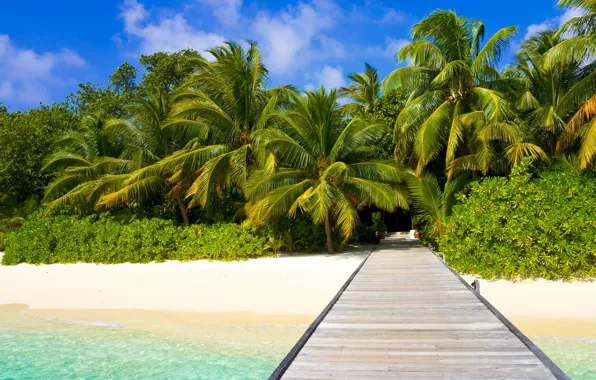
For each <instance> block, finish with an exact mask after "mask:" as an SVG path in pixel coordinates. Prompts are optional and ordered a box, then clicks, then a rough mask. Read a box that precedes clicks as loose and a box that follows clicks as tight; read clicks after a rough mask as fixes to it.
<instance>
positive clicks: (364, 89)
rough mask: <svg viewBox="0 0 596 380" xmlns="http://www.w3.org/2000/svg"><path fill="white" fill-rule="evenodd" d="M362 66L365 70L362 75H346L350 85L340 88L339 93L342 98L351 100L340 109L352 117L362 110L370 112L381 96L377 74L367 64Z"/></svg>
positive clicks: (375, 70)
mask: <svg viewBox="0 0 596 380" xmlns="http://www.w3.org/2000/svg"><path fill="white" fill-rule="evenodd" d="M364 65H365V67H366V69H365V70H364V72H363V73H350V74H348V78H349V79H350V80H351V81H352V83H351V84H350V85H349V86H348V87H342V88H341V89H340V91H339V92H340V94H341V95H342V96H343V97H345V98H347V99H349V100H351V102H350V103H348V104H346V105H344V106H343V107H342V108H341V110H342V112H344V113H347V114H352V115H354V114H357V113H358V112H362V111H363V110H366V111H370V112H372V111H373V110H374V107H375V102H376V101H377V100H378V99H379V96H380V95H381V82H380V81H379V72H378V71H377V69H375V68H374V67H372V66H371V65H369V64H368V63H365V64H364Z"/></svg>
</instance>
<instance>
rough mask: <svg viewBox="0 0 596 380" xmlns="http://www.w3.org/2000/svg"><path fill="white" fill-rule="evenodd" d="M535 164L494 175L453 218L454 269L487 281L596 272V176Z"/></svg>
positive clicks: (449, 248) (448, 236) (447, 249)
mask: <svg viewBox="0 0 596 380" xmlns="http://www.w3.org/2000/svg"><path fill="white" fill-rule="evenodd" d="M532 177H533V176H532V175H531V173H530V172H529V168H528V167H527V166H522V167H521V168H519V169H517V170H514V173H513V174H512V175H511V177H510V178H509V179H507V178H487V179H484V180H483V181H482V182H480V183H475V184H473V185H472V187H471V190H470V192H469V195H467V196H464V195H461V196H460V201H461V203H460V204H458V205H456V206H455V207H454V208H453V214H452V215H451V216H450V217H449V218H448V219H447V228H446V232H445V233H444V234H443V235H441V236H440V237H439V239H438V242H439V247H440V250H441V251H442V252H444V253H445V254H446V255H447V260H448V262H449V264H450V265H451V266H453V267H454V268H455V269H456V270H458V271H459V272H462V273H467V274H477V275H480V276H482V277H484V278H489V279H491V278H507V279H514V278H518V279H521V278H538V277H539V278H546V279H571V278H590V277H595V276H596V178H594V176H593V175H588V174H586V175H582V176H579V175H577V174H576V173H575V172H573V171H566V170H562V169H560V170H556V169H550V170H546V171H543V172H541V173H539V175H538V178H532Z"/></svg>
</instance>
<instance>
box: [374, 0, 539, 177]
mask: <svg viewBox="0 0 596 380" xmlns="http://www.w3.org/2000/svg"><path fill="white" fill-rule="evenodd" d="M516 31H517V27H507V28H503V29H501V30H499V31H498V32H496V33H495V34H494V35H493V36H492V37H491V38H490V39H489V40H488V41H487V42H486V44H484V45H483V46H482V41H483V38H484V24H483V23H482V22H480V21H472V20H470V19H467V18H465V17H462V16H458V15H457V14H456V13H455V12H453V11H443V10H438V11H435V12H433V13H431V14H430V15H429V16H428V17H427V18H425V19H424V20H422V21H420V22H419V23H417V24H416V25H414V27H413V33H412V40H413V42H411V43H410V44H408V45H406V46H405V47H403V48H402V49H401V50H400V51H399V52H398V60H400V61H410V62H412V63H413V65H411V66H406V67H402V68H399V69H397V70H395V71H393V72H392V73H391V74H390V75H389V76H388V77H387V78H386V79H385V81H384V83H383V86H384V90H385V92H387V91H388V90H390V89H392V88H394V87H397V88H403V89H407V90H409V91H410V92H411V95H410V99H409V101H408V103H407V104H406V106H405V108H404V109H403V111H402V112H401V113H400V115H399V117H398V119H397V121H396V141H397V145H396V151H395V156H396V158H397V159H398V160H402V161H405V160H406V159H408V158H410V161H411V165H412V166H414V167H416V172H417V174H418V175H421V174H422V171H423V169H424V168H425V167H426V166H427V165H428V164H429V163H430V162H431V161H433V160H434V159H435V158H436V157H437V156H438V155H439V154H441V153H444V154H445V164H446V167H447V168H448V174H449V175H451V174H452V173H453V170H454V169H455V168H462V169H471V170H481V171H483V172H487V171H488V170H489V168H490V165H491V162H492V161H493V159H494V157H495V155H496V152H495V149H496V147H498V144H495V142H497V141H502V142H504V144H505V145H506V146H507V147H508V148H507V151H506V153H507V156H508V158H509V160H510V161H511V162H512V163H514V164H515V163H516V162H517V161H516V160H517V158H518V157H517V155H519V154H522V155H525V154H530V155H533V156H543V152H542V151H541V149H540V148H539V147H537V146H535V145H533V144H529V143H527V142H523V141H521V140H520V128H519V125H518V122H519V121H518V120H516V116H515V113H514V112H513V111H512V110H511V109H509V107H508V104H507V102H506V101H505V99H504V97H503V95H502V94H501V93H500V92H498V91H497V90H495V89H493V88H492V87H493V84H494V83H495V82H496V81H498V80H499V79H500V77H499V73H498V72H497V70H496V69H495V67H494V65H495V64H496V63H497V62H498V61H499V59H500V56H501V53H502V52H503V51H504V50H505V48H506V47H507V44H508V42H509V41H510V39H511V38H512V37H513V36H514V35H515V33H516ZM514 144H518V145H514Z"/></svg>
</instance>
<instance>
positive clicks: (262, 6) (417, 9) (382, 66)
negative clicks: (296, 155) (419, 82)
mask: <svg viewBox="0 0 596 380" xmlns="http://www.w3.org/2000/svg"><path fill="white" fill-rule="evenodd" d="M2 8H3V9H2V13H1V15H0V103H3V104H4V105H5V106H7V107H8V108H9V110H11V111H16V110H24V109H29V108H34V107H37V106H39V104H40V103H43V104H48V103H51V102H54V101H62V100H64V98H65V97H66V95H67V94H68V93H70V92H73V91H76V89H77V84H78V83H85V82H92V83H96V84H107V81H108V77H109V75H110V73H111V72H113V71H114V70H115V69H116V68H117V67H118V66H119V65H120V64H122V63H123V62H125V61H126V62H129V63H131V64H133V65H135V66H137V67H140V64H139V63H138V59H139V56H140V55H141V54H151V53H155V52H159V51H166V52H173V51H177V50H181V49H185V48H193V49H196V50H199V51H204V50H205V49H208V48H210V47H212V46H215V45H218V44H221V43H222V42H224V41H227V40H235V41H238V42H242V41H246V40H253V41H256V42H257V43H258V44H259V47H260V48H261V50H262V52H263V55H264V62H265V64H266V66H267V68H268V69H269V71H270V84H271V85H272V86H275V85H280V84H287V83H291V84H294V85H296V86H298V87H300V88H305V89H310V88H316V87H319V86H321V85H323V86H325V87H328V88H334V87H340V86H344V85H346V84H347V82H348V79H347V78H346V75H347V74H348V73H350V72H359V71H363V69H364V62H368V63H370V64H371V65H373V66H374V67H376V68H378V69H379V72H380V75H381V77H384V76H385V75H387V74H388V73H390V72H391V71H392V70H394V69H395V68H396V67H398V66H397V65H398V63H397V62H396V60H395V52H396V51H397V50H399V48H400V47H402V46H404V45H405V44H407V43H408V42H409V38H410V30H411V27H412V25H413V24H415V23H416V22H417V21H419V20H421V19H422V18H424V16H426V15H427V14H429V13H430V12H432V11H433V10H435V9H438V8H442V9H451V10H455V11H456V12H457V13H458V14H460V15H463V16H466V17H469V18H474V19H480V20H482V21H483V22H484V24H485V26H486V38H487V39H488V38H490V35H492V33H494V32H496V31H497V30H499V29H501V28H503V27H506V26H511V25H517V26H518V27H519V31H518V34H517V36H516V37H515V40H514V41H513V42H512V44H511V46H510V48H509V49H508V51H506V52H505V54H504V56H503V59H502V62H501V66H504V65H505V64H507V62H509V61H510V60H511V59H512V58H513V55H514V51H515V47H516V46H517V45H519V43H521V41H523V39H524V38H527V36H529V35H531V34H532V33H535V32H537V31H539V30H544V29H547V28H549V27H556V26H558V25H560V24H561V23H562V22H564V21H566V20H567V19H569V18H571V17H573V16H574V15H576V14H577V11H576V10H574V9H561V8H557V7H556V1H555V0H521V1H520V0H500V1H499V2H490V1H489V2H485V1H469V0H449V1H445V0H443V1H439V0H432V1H429V0H414V1H382V0H302V1H296V0H290V1H281V0H280V1H264V0H256V1H250V0H101V1H80V0H57V1H46V0H43V1H42V0H29V1H10V2H8V1H7V2H6V3H5V4H3V5H2Z"/></svg>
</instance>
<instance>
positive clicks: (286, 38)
mask: <svg viewBox="0 0 596 380" xmlns="http://www.w3.org/2000/svg"><path fill="white" fill-rule="evenodd" d="M338 12H339V9H338V7H337V5H336V4H335V3H333V2H329V1H318V2H314V3H312V4H306V3H298V5H297V6H296V7H288V8H286V10H284V11H282V12H281V13H280V14H278V15H276V16H271V15H270V14H268V13H267V12H260V13H259V14H257V16H256V18H255V20H254V28H255V33H256V35H257V37H258V41H259V42H260V43H261V46H262V48H263V51H264V53H265V59H266V63H267V65H268V67H269V68H270V69H271V70H272V71H273V72H277V73H284V72H288V71H289V70H290V69H294V68H296V67H297V66H302V65H305V64H306V63H308V62H311V61H312V60H320V59H323V58H324V57H329V56H333V55H336V56H342V55H343V54H345V52H344V50H343V47H342V45H341V43H340V42H339V41H337V40H334V39H331V38H329V37H326V36H325V35H324V34H323V31H325V30H328V29H330V28H331V27H332V26H333V25H334V24H335V21H336V19H337V17H338V14H339V13H338ZM330 46H331V47H332V49H328V48H329V47H330Z"/></svg>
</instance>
